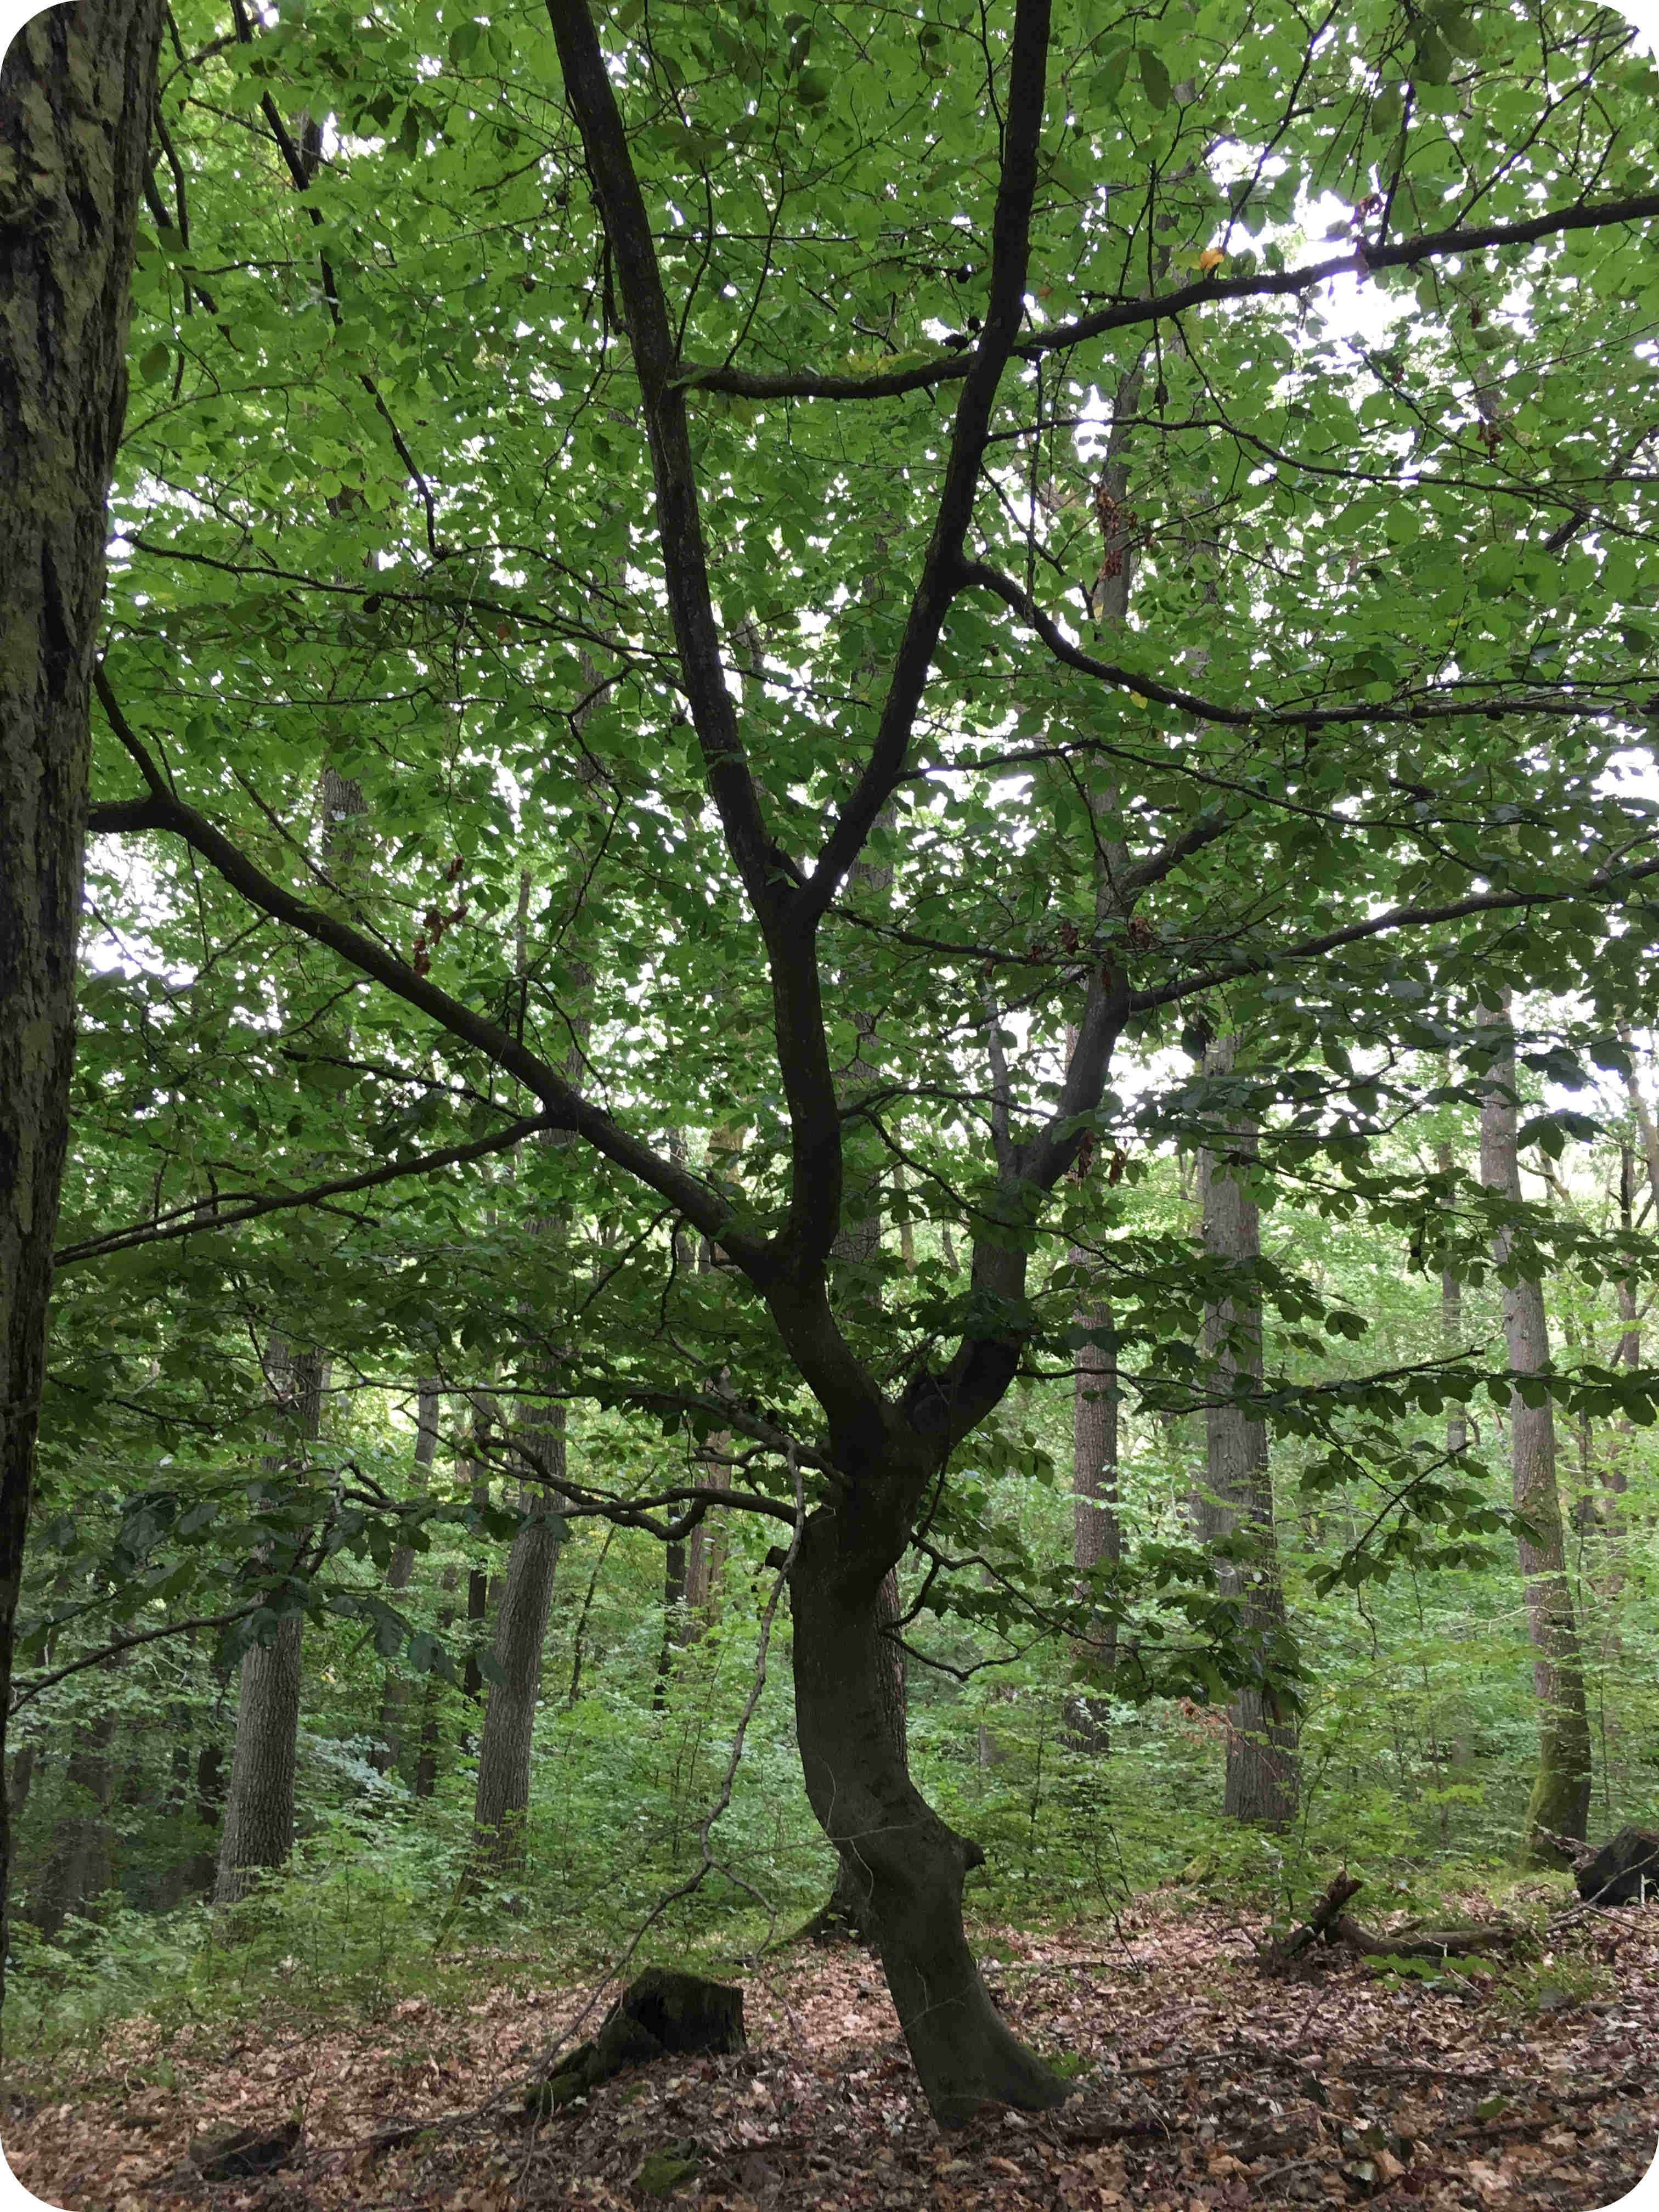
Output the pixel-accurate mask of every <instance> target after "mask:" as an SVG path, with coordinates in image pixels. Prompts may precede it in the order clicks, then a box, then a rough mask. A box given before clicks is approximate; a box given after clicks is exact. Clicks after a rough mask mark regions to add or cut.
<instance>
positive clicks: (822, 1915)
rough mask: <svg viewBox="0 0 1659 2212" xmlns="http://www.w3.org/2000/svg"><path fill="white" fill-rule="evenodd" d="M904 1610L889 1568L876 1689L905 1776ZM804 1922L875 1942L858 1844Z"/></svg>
mask: <svg viewBox="0 0 1659 2212" xmlns="http://www.w3.org/2000/svg"><path fill="white" fill-rule="evenodd" d="M903 1609H904V1607H903V1603H902V1600H901V1598H900V1595H899V1579H898V1569H897V1568H896V1567H889V1569H888V1570H887V1572H886V1573H885V1575H884V1576H883V1577H882V1583H881V1588H880V1589H878V1591H877V1592H876V1614H875V1632H876V1638H877V1650H876V1687H877V1690H878V1692H879V1694H880V1699H881V1725H882V1729H883V1732H884V1735H885V1737H886V1740H887V1744H888V1748H889V1749H890V1752H891V1753H892V1755H893V1757H894V1759H896V1761H897V1763H898V1764H899V1765H900V1766H902V1768H903V1770H904V1771H905V1773H906V1774H908V1772H909V1771H910V1747H909V1743H908V1711H909V1686H908V1681H907V1680H906V1675H905V1667H904V1647H903V1645H902V1644H900V1642H899V1640H898V1633H897V1631H898V1621H899V1616H900V1614H901V1613H902V1611H903ZM808 1926H809V1929H810V1932H811V1934H812V1935H814V1936H819V1937H823V1938H827V1937H829V1936H836V1935H838V1934H840V1933H841V1932H842V1931H843V1930H846V1931H848V1932H849V1933H850V1934H852V1935H854V1936H858V1937H859V1938H860V1941H861V1942H866V1943H869V1942H874V1941H875V1940H876V1937H875V1923H874V1921H873V1918H872V1914H871V1910H870V1877H869V1875H868V1872H867V1871H866V1867H865V1864H864V1862H863V1860H862V1858H861V1857H860V1854H859V1852H858V1850H857V1849H856V1847H854V1849H852V1850H844V1851H842V1854H841V1857H840V1863H839V1864H838V1865H837V1867H836V1886H835V1887H834V1889H832V1890H831V1891H830V1893H829V1904H828V1905H825V1906H824V1907H823V1910H822V1911H820V1912H819V1913H817V1915H816V1917H814V1918H813V1919H812V1920H811V1922H810V1923H808Z"/></svg>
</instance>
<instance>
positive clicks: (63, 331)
mask: <svg viewBox="0 0 1659 2212" xmlns="http://www.w3.org/2000/svg"><path fill="white" fill-rule="evenodd" d="M165 14H166V10H165V9H164V7H163V6H162V4H161V0H76V5H75V6H74V7H73V8H48V9H43V10H41V11H40V12H39V13H36V14H35V15H34V17H33V21H28V22H26V23H24V24H23V25H22V26H21V27H20V28H16V29H15V32H14V35H13V36H12V40H11V43H10V46H9V47H8V48H7V50H6V52H5V54H4V56H3V64H0V159H3V161H4V165H5V167H6V171H7V175H8V185H7V191H6V197H7V209H6V218H5V221H4V222H3V224H0V513H3V514H4V516H5V524H6V526H5V529H4V531H3V532H0V1756H3V1753H4V1750H5V1714H6V1711H7V1710H8V1707H9V1704H10V1684H11V1665H12V1647H13V1643H14V1640H15V1619H16V1612H17V1595H18V1588H19V1584H20V1583H21V1577H22V1571H23V1552H24V1545H25V1541H26V1538H27V1528H28V1516H29V1493H30V1486H31V1483H32V1480H33V1468H34V1445H35V1437H36V1433H37V1431H38V1429H39V1425H40V1395H41V1391H42V1389H43V1388H44V1387H45V1379H46V1316H47V1308H48V1304H49V1301H50V1298H51V1295H52V1243H53V1239H54V1237H55V1234H56V1231H57V1227H58V1198H59V1194H60V1191H61V1188H62V1182H63V1171H64V1152H65V1149H66V1146H67V1144H68V1135H69V1093H70V1066H71V1063H72V1060H73V1058H74V1052H75V956H76V939H77V935H78V933H79V929H80V923H81V872H82V848H83V846H84V843H85V839H86V823H87V783H88V762H89V758H90V725H89V720H88V690H89V687H90V684H91V681H92V669H93V661H94V655H95V653H96V651H97V646H98V631H99V623H100V616H101V612H102V608H103V599H104V561H105V552H104V549H105V542H106V520H105V515H106V503H107V500H108V496H109V481H110V473H111V471H112V468H113V467H114V464H115V453H116V447H117V445H118V442H119V440H120V435H121V422H122V418H123V416H124V414H125V409H126V397H127V377H126V367H125V361H126V343H127V319H128V306H129V280H130V277H131V270H132V253H133V240H134V235H135V231H136V228H137V210H138V197H139V191H140V187H141V184H142V179H143V163H144V157H145V154H146V151H147V149H148V147H149V127H150V117H151V115H152V113H153V112H154V110H155V78H156V57H157V54H158V52H159V51H160V47H161V25H162V21H163V20H164V17H165ZM14 21H15V15H14ZM10 1856H11V1830H10V1821H9V1814H8V1810H7V1806H6V1799H5V1792H4V1791H3V1790H0V1994H3V1990H4V1972H5V1967H4V1960H5V1951H6V1943H5V1929H4V1909H5V1888H6V1881H7V1877H8V1874H9V1862H10Z"/></svg>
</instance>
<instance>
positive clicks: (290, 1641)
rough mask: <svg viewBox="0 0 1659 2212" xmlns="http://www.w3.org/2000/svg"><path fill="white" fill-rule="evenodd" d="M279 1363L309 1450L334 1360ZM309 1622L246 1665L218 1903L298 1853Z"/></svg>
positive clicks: (313, 1356)
mask: <svg viewBox="0 0 1659 2212" xmlns="http://www.w3.org/2000/svg"><path fill="white" fill-rule="evenodd" d="M279 1359H280V1363H281V1364H280V1365H279V1364H278V1360H279ZM272 1366H273V1369H274V1370H276V1371H275V1372H274V1373H273V1376H272V1381H273V1383H274V1384H275V1385H276V1389H278V1391H279V1393H280V1395H281V1397H282V1400H283V1403H284V1405H285V1406H286V1407H288V1408H289V1411H290V1416H291V1421H292V1433H293V1435H294V1437H295V1444H296V1447H302V1446H303V1445H304V1444H305V1443H308V1442H311V1441H312V1440H313V1439H314V1438H315V1437H316V1436H317V1435H318V1433H319V1430H320V1428H321V1426H322V1412H323V1392H324V1390H325V1388H326V1377H327V1372H328V1361H327V1359H326V1358H325V1355H324V1354H323V1353H322V1352H298V1353H295V1354H294V1355H292V1357H291V1358H290V1356H289V1354H288V1353H287V1352H285V1351H282V1352H278V1351H277V1350H276V1348H273V1355H272ZM268 1464H269V1465H270V1466H271V1467H273V1468H279V1467H281V1466H282V1464H283V1462H282V1460H281V1459H280V1458H277V1459H275V1460H272V1461H270V1462H268ZM301 1625H302V1616H301V1614H299V1613H288V1614H285V1615H284V1616H283V1618H282V1619H281V1620H279V1621H278V1622H277V1625H276V1634H275V1636H273V1637H272V1638H271V1640H270V1643H269V1644H254V1645H253V1646H252V1649H251V1650H249V1651H248V1652H247V1653H246V1655H245V1656H244V1657H243V1660H242V1673H241V1683H240V1689H239V1692H238V1694H237V1699H236V1748H235V1751H234V1753H233V1754H232V1757H231V1763H230V1789H229V1791H228V1795H227V1796H226V1799H225V1818H224V1826H223V1827H222V1830H221V1832H220V1837H219V1867H218V1873H217V1875H216V1880H215V1881H214V1886H213V1901H214V1903H215V1904H216V1905H234V1904H235V1903H236V1902H237V1901H238V1899H240V1898H242V1897H244V1896H246V1893H247V1892H248V1890H249V1889H250V1888H251V1887H252V1885H253V1882H254V1880H255V1878H256V1877H257V1876H258V1875H259V1874H261V1873H264V1872H267V1871H269V1870H270V1869H271V1868H273V1867H279V1866H281V1865H282V1864H283V1862H284V1861H285V1860H286V1859H287V1857H288V1855H289V1852H290V1851H291V1850H293V1848H294V1767H295V1748H296V1745H297V1742H298V1738H299V1732H300V1637H301Z"/></svg>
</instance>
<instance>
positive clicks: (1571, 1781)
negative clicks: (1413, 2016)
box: [1480, 990, 1590, 1866]
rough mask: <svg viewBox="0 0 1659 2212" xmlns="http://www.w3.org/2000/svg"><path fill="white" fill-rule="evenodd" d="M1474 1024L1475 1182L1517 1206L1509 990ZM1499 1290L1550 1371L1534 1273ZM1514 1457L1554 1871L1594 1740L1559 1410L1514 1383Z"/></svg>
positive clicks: (1543, 1800) (1524, 1362) (1533, 1366)
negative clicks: (1531, 1399) (1479, 1040)
mask: <svg viewBox="0 0 1659 2212" xmlns="http://www.w3.org/2000/svg"><path fill="white" fill-rule="evenodd" d="M1480 1020H1481V1022H1482V1024H1484V1025H1486V1026H1488V1027H1492V1028H1497V1029H1499V1030H1501V1031H1502V1032H1503V1038H1502V1049H1501V1050H1500V1051H1499V1052H1498V1054H1496V1055H1495V1056H1494V1057H1493V1059H1492V1062H1491V1063H1490V1066H1489V1070H1488V1073H1489V1076H1490V1079H1491V1083H1492V1089H1491V1090H1490V1091H1488V1093H1487V1097H1486V1103H1485V1105H1484V1106H1483V1107H1482V1108H1481V1109H1480V1180H1481V1182H1483V1183H1485V1184H1486V1187H1487V1188H1488V1189H1490V1190H1494V1191H1498V1192H1500V1193H1501V1194H1503V1196H1504V1197H1505V1198H1508V1199H1512V1200H1516V1201H1517V1202H1518V1201H1519V1200H1520V1197H1521V1163H1520V1156H1519V1153H1518V1151H1517V1148H1516V1121H1517V1118H1518V1117H1517V1112H1516V1107H1517V1100H1516V1073H1515V1035H1514V1030H1513V1029H1512V1027H1511V1024H1510V994H1509V993H1508V991H1507V990H1506V991H1505V992H1504V996H1503V1004H1502V1007H1501V1010H1500V1011H1498V1012H1491V1011H1489V1010H1488V1009H1486V1008H1485V1007H1483V1008H1482V1009H1481V1011H1480ZM1514 1247H1515V1233H1514V1231H1513V1230H1512V1229H1510V1228H1507V1227H1505V1228H1502V1229H1500V1230H1499V1231H1498V1233H1497V1235H1496V1236H1495V1237H1493V1239H1492V1257H1493V1259H1494V1260H1495V1261H1496V1262H1497V1265H1498V1270H1499V1273H1500V1278H1501V1276H1502V1274H1503V1273H1504V1270H1506V1269H1507V1268H1508V1267H1509V1266H1510V1255H1511V1253H1512V1251H1513V1250H1514ZM1503 1293H1504V1339H1505V1341H1506V1343H1507V1346H1508V1349H1509V1364H1510V1371H1511V1373H1512V1374H1514V1375H1516V1376H1524V1375H1542V1374H1545V1373H1547V1371H1548V1369H1549V1365H1550V1344H1549V1325H1548V1322H1547V1317H1546V1315H1545V1311H1544V1286H1543V1285H1542V1283H1541V1281H1540V1280H1539V1279H1537V1277H1536V1276H1522V1278H1521V1279H1519V1280H1518V1281H1516V1282H1512V1283H1511V1282H1504V1284H1503ZM1510 1459H1511V1464H1512V1466H1513V1468H1514V1498H1515V1510H1516V1512H1517V1513H1519V1514H1521V1515H1522V1516H1524V1518H1525V1519H1526V1520H1527V1521H1528V1522H1529V1523H1530V1525H1531V1527H1532V1528H1533V1529H1534V1532H1535V1534H1536V1538H1537V1541H1533V1540H1532V1539H1531V1538H1528V1537H1525V1536H1523V1537H1522V1539H1521V1572H1522V1578H1523V1579H1524V1582H1525V1583H1526V1592H1527V1626H1528V1633H1529V1635H1530V1636H1531V1638H1532V1648H1533V1680H1534V1684H1535V1685H1536V1687H1537V1692H1538V1704H1539V1727H1538V1779H1537V1781H1536V1783H1535V1784H1534V1787H1533V1792H1532V1798H1531V1802H1529V1803H1528V1807H1527V1814H1526V1824H1525V1828H1524V1831H1523V1833H1522V1857H1523V1859H1524V1861H1525V1863H1527V1864H1528V1865H1530V1866H1559V1865H1562V1864H1565V1863H1567V1854H1566V1853H1565V1851H1564V1850H1562V1848H1561V1846H1560V1844H1559V1843H1558V1842H1557V1841H1556V1838H1560V1837H1567V1838H1573V1839H1576V1840H1577V1841H1579V1842H1582V1841H1583V1837H1584V1830H1585V1825H1586V1823H1587V1821H1588V1820H1589V1801H1590V1735H1589V1713H1588V1711H1587V1707H1586V1703H1585V1698H1584V1669H1583V1657H1582V1655H1581V1652H1580V1649H1579V1643H1578V1629H1577V1621H1576V1620H1575V1619H1574V1616H1573V1605H1572V1589H1571V1584H1570V1583H1569V1582H1568V1580H1567V1561H1566V1541H1565V1532H1564V1530H1563V1527H1562V1522H1561V1497H1560V1492H1559V1488H1558V1486H1557V1483H1556V1475H1555V1413H1554V1408H1553V1405H1552V1403H1551V1401H1550V1400H1549V1399H1548V1398H1547V1397H1546V1398H1545V1399H1544V1401H1543V1403H1542V1404H1541V1405H1538V1406H1529V1405H1528V1403H1527V1401H1526V1400H1525V1398H1524V1397H1523V1396H1522V1393H1521V1389H1520V1388H1519V1387H1518V1386H1516V1387H1515V1388H1513V1389H1511V1391H1510Z"/></svg>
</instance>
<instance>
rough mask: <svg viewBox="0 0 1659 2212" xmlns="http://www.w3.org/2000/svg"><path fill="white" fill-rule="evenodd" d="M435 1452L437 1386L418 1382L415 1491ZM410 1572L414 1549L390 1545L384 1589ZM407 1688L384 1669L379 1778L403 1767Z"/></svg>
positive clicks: (398, 1585)
mask: <svg viewBox="0 0 1659 2212" xmlns="http://www.w3.org/2000/svg"><path fill="white" fill-rule="evenodd" d="M437 1449H438V1386H437V1384H436V1383H422V1384H421V1385H420V1388H419V1390H418V1393H417V1395H416V1413H415V1487H416V1490H417V1491H424V1490H426V1489H427V1488H428V1487H429V1486H430V1484H431V1480H432V1462H433V1460H434V1458H435V1456H436V1454H437ZM414 1571H415V1547H414V1546H413V1545H412V1544H397V1545H394V1546H393V1547H392V1560H391V1564H390V1565H389V1566H388V1568H387V1570H386V1589H388V1590H389V1591H390V1592H391V1594H392V1596H394V1597H396V1596H398V1595H401V1594H402V1593H403V1592H404V1590H406V1589H408V1588H409V1584H410V1577H411V1576H412V1575H413V1574H414ZM409 1698H410V1683H409V1681H408V1680H407V1679H406V1677H405V1676H404V1675H402V1674H397V1673H395V1672H394V1671H393V1670H392V1668H387V1669H386V1684H385V1686H384V1688H383V1689H382V1690H381V1692H380V1743H379V1745H378V1746H377V1747H376V1750H375V1755H374V1764H375V1765H376V1766H377V1767H378V1768H379V1769H380V1772H381V1773H382V1774H391V1773H394V1772H395V1771H397V1769H398V1766H399V1765H402V1763H403V1755H404V1727H405V1724H406V1723H407V1720H408V1717H409Z"/></svg>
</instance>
